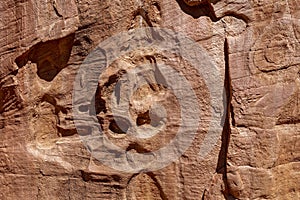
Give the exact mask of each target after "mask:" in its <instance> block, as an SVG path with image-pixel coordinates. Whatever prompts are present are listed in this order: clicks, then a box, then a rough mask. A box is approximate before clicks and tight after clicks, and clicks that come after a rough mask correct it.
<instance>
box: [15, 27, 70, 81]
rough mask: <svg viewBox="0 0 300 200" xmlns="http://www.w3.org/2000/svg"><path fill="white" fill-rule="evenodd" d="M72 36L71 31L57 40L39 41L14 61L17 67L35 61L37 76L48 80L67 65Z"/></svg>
mask: <svg viewBox="0 0 300 200" xmlns="http://www.w3.org/2000/svg"><path fill="white" fill-rule="evenodd" d="M74 37H75V34H74V33H73V34H71V35H68V36H66V37H63V38H60V39H57V40H50V41H47V42H40V43H38V44H36V45H34V46H33V47H31V48H30V49H29V50H28V51H27V52H25V53H24V54H22V55H21V56H19V57H17V58H16V60H15V62H16V64H17V65H18V67H19V68H21V67H23V66H25V65H26V64H27V63H28V61H31V62H32V63H36V65H37V74H38V76H39V77H40V78H41V79H43V80H45V81H48V82H50V81H52V80H53V79H54V78H55V76H56V75H57V74H58V73H59V72H60V71H61V70H62V69H63V68H65V67H66V66H67V63H68V61H69V58H70V54H71V50H72V47H73V42H74Z"/></svg>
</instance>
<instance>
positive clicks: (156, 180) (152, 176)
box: [147, 172, 168, 200]
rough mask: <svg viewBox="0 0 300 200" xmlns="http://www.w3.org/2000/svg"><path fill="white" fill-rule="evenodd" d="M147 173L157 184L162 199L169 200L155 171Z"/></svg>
mask: <svg viewBox="0 0 300 200" xmlns="http://www.w3.org/2000/svg"><path fill="white" fill-rule="evenodd" d="M147 175H148V176H150V178H151V179H152V180H153V182H154V184H155V186H156V187H157V189H158V190H159V195H160V197H161V199H162V200H168V198H167V195H166V194H165V193H164V190H163V188H162V186H161V184H160V182H159V180H158V179H157V178H156V176H155V174H154V173H153V172H148V173H147Z"/></svg>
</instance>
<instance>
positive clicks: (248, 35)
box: [0, 0, 300, 200]
mask: <svg viewBox="0 0 300 200" xmlns="http://www.w3.org/2000/svg"><path fill="white" fill-rule="evenodd" d="M0 15H1V17H2V18H1V19H0V36H1V37H0V63H1V67H0V135H1V141H0V191H1V192H0V199H3V200H6V199H7V200H10V199H12V200H15V199H49V200H52V199H162V200H166V199H178V200H179V199H210V200H216V199H220V200H221V199H241V200H247V199H249V200H250V199H251V200H252V199H256V200H261V199H274V200H275V199H276V200H279V199H284V200H285V199H293V200H294V199H300V184H299V183H300V174H299V170H300V123H299V122H300V104H299V102H300V89H299V88H300V62H299V61H300V53H299V52H300V51H299V50H300V41H299V40H300V3H299V1H298V0H285V1H273V0H272V1H271V0H264V1H257V0H249V1H243V0H239V1H225V0H218V1H217V0H210V1H209V0H207V1H203V0H198V1H192V0H138V1H133V0H128V1H117V0H109V1H108V0H101V1H99V0H67V1H62V0H54V1H43V0H22V1H13V0H4V1H2V2H1V3H0ZM140 27H162V28H168V29H171V30H174V31H177V32H181V33H183V34H185V35H187V36H188V37H190V38H192V39H193V40H194V41H195V42H197V43H198V44H199V45H201V46H202V47H203V48H204V49H205V50H206V51H207V53H208V55H209V56H210V58H211V60H212V61H213V62H214V63H215V64H216V66H217V68H218V69H219V70H220V73H221V77H220V82H221V83H224V87H225V90H226V94H224V96H223V97H222V98H224V102H227V114H226V116H224V118H225V123H224V127H223V131H220V132H219V133H218V134H219V138H218V141H217V143H216V145H215V147H214V148H213V149H212V151H211V152H210V153H209V155H208V156H207V157H205V159H201V158H200V157H199V156H198V152H199V147H200V145H201V143H202V141H203V139H204V136H205V134H206V133H207V132H208V129H209V117H210V112H209V102H210V94H209V91H208V88H207V86H206V85H205V81H204V80H203V79H202V77H201V76H200V75H198V74H197V73H196V72H195V70H194V69H192V66H191V65H190V63H188V62H187V61H185V60H183V59H182V58H180V57H179V56H174V55H172V54H168V53H167V52H163V53H162V52H147V51H140V52H138V51H137V52H132V54H131V55H125V56H124V57H120V58H119V59H117V60H116V61H115V62H114V63H113V64H112V65H110V66H108V67H107V69H106V70H105V72H104V73H103V74H102V76H101V78H100V79H99V80H100V81H99V83H98V88H97V91H96V93H95V102H96V106H95V110H96V114H97V118H98V123H99V124H100V125H101V127H102V128H103V132H104V133H105V134H106V135H107V136H108V137H109V139H110V140H111V141H113V142H114V143H115V144H116V145H118V146H120V147H121V148H123V149H126V150H128V151H130V152H136V153H145V152H151V151H154V150H157V149H159V148H161V147H162V146H164V145H165V144H167V143H168V142H169V141H170V140H171V139H172V138H174V135H176V131H177V130H178V128H179V125H178V124H179V122H180V117H181V115H180V110H179V108H178V107H179V106H178V102H176V98H174V95H173V94H172V93H171V92H169V91H168V90H167V88H165V87H164V86H163V85H160V84H151V81H154V82H155V81H156V80H157V77H155V73H153V72H154V71H155V70H156V63H157V62H162V63H164V64H167V65H168V66H172V67H173V68H174V69H176V70H178V71H180V72H181V73H182V74H183V75H184V76H185V77H186V78H187V80H188V81H189V82H190V83H191V86H192V88H193V89H194V92H195V94H196V96H197V98H198V102H199V106H200V107H201V117H202V118H201V119H202V122H201V125H199V128H198V130H197V134H196V136H195V138H194V140H193V143H192V144H191V146H190V147H189V148H188V149H187V151H186V152H184V154H183V155H182V156H181V157H180V158H179V159H178V160H177V161H175V162H173V163H171V164H170V165H169V166H167V167H165V168H163V169H160V170H157V171H153V172H145V173H143V172H140V173H137V174H129V173H124V172H120V171H116V170H113V169H111V168H109V167H107V166H104V165H103V164H102V163H101V162H99V161H98V160H97V159H95V158H94V157H93V156H92V155H91V153H90V152H89V151H88V150H87V148H86V147H85V146H84V144H83V143H82V140H81V139H80V137H79V136H78V133H77V130H76V128H75V126H74V122H73V120H74V119H73V113H72V93H73V89H74V88H73V86H74V80H75V76H76V73H77V71H78V68H79V66H80V65H81V64H82V62H83V60H84V59H85V58H86V57H87V55H88V54H89V53H90V52H91V51H92V50H93V49H94V48H95V47H96V46H97V45H98V44H99V43H100V42H102V41H104V40H105V39H107V38H109V37H110V36H113V35H115V34H117V33H120V32H123V31H131V30H132V29H136V28H140ZM145 66H148V67H149V69H147V70H148V73H147V74H148V75H147V77H146V79H147V80H151V81H149V84H145V85H144V86H142V87H140V88H139V89H138V90H136V91H135V92H134V93H133V95H132V96H131V97H130V98H129V99H128V100H129V102H130V103H131V107H130V114H131V116H132V118H133V119H135V122H136V123H135V124H134V126H135V127H140V128H144V129H151V128H152V129H159V130H160V132H159V134H158V135H155V136H153V137H151V138H147V139H146V140H138V141H137V140H134V139H132V138H131V137H128V135H130V134H128V133H129V132H130V130H131V129H130V126H129V125H128V122H127V119H121V120H117V121H119V122H120V121H121V122H122V123H121V124H117V123H116V122H115V120H114V117H120V116H114V113H113V112H112V110H111V108H112V103H111V102H112V98H118V95H119V96H120V95H123V94H118V95H115V96H112V94H114V88H115V87H119V86H120V85H119V84H118V83H119V82H120V81H122V80H123V79H126V78H128V77H129V76H130V73H129V72H130V71H132V70H133V71H134V69H138V67H142V68H143V67H144V68H145ZM129 80H130V77H129ZM120 87H123V86H122V85H121V86H120ZM125 95H126V94H125ZM225 100H226V101H225ZM81 109H83V110H85V109H87V107H85V106H83V107H81ZM84 130H85V131H86V132H87V133H88V132H89V127H84Z"/></svg>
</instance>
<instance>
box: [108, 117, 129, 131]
mask: <svg viewBox="0 0 300 200" xmlns="http://www.w3.org/2000/svg"><path fill="white" fill-rule="evenodd" d="M108 128H109V130H111V131H112V132H113V133H117V134H126V133H127V131H128V129H129V128H130V123H129V121H128V120H127V119H125V118H122V117H115V118H114V119H111V120H110V121H109V127H108Z"/></svg>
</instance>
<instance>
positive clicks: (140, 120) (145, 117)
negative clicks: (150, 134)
mask: <svg viewBox="0 0 300 200" xmlns="http://www.w3.org/2000/svg"><path fill="white" fill-rule="evenodd" d="M150 123H151V119H150V115H149V110H147V111H146V112H144V113H140V114H138V117H137V118H136V125H138V126H142V125H144V124H150Z"/></svg>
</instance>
